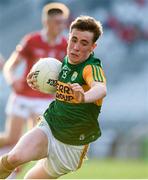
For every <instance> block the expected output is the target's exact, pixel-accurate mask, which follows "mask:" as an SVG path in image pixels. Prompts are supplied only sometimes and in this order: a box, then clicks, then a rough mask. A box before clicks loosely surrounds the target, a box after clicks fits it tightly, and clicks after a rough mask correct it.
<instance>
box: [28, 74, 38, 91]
mask: <svg viewBox="0 0 148 180" xmlns="http://www.w3.org/2000/svg"><path fill="white" fill-rule="evenodd" d="M27 84H28V86H29V87H31V88H32V89H33V90H38V88H39V87H38V86H37V80H36V78H35V74H34V72H30V73H29V74H28V75H27Z"/></svg>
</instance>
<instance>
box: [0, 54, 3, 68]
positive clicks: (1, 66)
mask: <svg viewBox="0 0 148 180" xmlns="http://www.w3.org/2000/svg"><path fill="white" fill-rule="evenodd" d="M3 66H4V57H3V56H2V55H1V54H0V71H1V70H2V69H3Z"/></svg>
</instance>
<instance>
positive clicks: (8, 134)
mask: <svg viewBox="0 0 148 180" xmlns="http://www.w3.org/2000/svg"><path fill="white" fill-rule="evenodd" d="M24 125H25V121H24V118H21V117H19V116H15V115H12V116H9V117H8V118H7V120H6V129H5V131H4V132H3V133H0V147H4V146H13V145H15V144H16V143H17V141H18V140H19V138H20V137H21V135H22V132H23V128H24Z"/></svg>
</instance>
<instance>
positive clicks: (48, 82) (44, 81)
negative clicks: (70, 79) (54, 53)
mask: <svg viewBox="0 0 148 180" xmlns="http://www.w3.org/2000/svg"><path fill="white" fill-rule="evenodd" d="M61 66H62V63H61V62H60V61H59V60H57V59H55V58H51V57H48V58H41V59H39V61H37V63H35V64H34V65H33V67H32V68H31V72H35V75H34V77H35V78H36V80H37V85H38V86H39V91H41V92H43V93H48V94H54V93H55V92H56V84H57V79H58V76H59V72H60V69H61Z"/></svg>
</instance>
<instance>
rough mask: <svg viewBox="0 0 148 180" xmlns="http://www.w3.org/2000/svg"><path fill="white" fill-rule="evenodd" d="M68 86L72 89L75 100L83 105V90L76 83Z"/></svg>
mask: <svg viewBox="0 0 148 180" xmlns="http://www.w3.org/2000/svg"><path fill="white" fill-rule="evenodd" d="M69 86H70V88H71V89H72V92H73V94H74V97H75V99H76V100H77V101H78V102H79V103H84V101H85V98H84V90H83V88H82V86H80V85H79V84H78V83H73V84H69Z"/></svg>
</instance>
